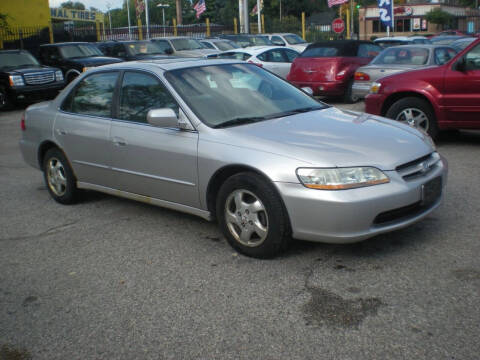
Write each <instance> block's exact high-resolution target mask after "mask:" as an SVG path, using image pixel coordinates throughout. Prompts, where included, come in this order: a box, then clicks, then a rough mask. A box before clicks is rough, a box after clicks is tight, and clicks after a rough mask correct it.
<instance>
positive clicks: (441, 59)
mask: <svg viewBox="0 0 480 360" xmlns="http://www.w3.org/2000/svg"><path fill="white" fill-rule="evenodd" d="M455 55H456V52H455V51H454V50H453V49H449V48H440V49H435V64H437V65H443V64H445V63H447V62H448V61H450V60H451V59H453V58H454V57H455Z"/></svg>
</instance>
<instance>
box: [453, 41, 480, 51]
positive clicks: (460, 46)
mask: <svg viewBox="0 0 480 360" xmlns="http://www.w3.org/2000/svg"><path fill="white" fill-rule="evenodd" d="M475 40H477V38H468V39H461V40H457V41H454V42H452V43H451V44H450V46H451V47H453V48H454V49H455V50H457V51H461V50H463V49H465V48H466V47H467V46H468V45H470V44H471V43H472V42H474V41H475Z"/></svg>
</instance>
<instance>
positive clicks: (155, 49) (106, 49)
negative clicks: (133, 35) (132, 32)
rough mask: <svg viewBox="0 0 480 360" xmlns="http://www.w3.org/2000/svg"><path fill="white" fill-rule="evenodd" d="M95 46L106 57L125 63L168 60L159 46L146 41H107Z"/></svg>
mask: <svg viewBox="0 0 480 360" xmlns="http://www.w3.org/2000/svg"><path fill="white" fill-rule="evenodd" d="M96 45H97V47H98V48H99V49H100V51H101V52H102V53H103V54H105V55H106V56H111V57H114V58H119V59H122V60H125V61H133V60H146V59H165V58H170V57H169V56H168V55H167V54H166V53H165V51H164V50H163V49H162V48H161V47H160V46H158V45H157V44H156V43H154V42H151V41H147V40H143V41H142V40H139V41H135V40H132V41H107V42H99V43H97V44H96Z"/></svg>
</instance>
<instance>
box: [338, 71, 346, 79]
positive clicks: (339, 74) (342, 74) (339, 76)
mask: <svg viewBox="0 0 480 360" xmlns="http://www.w3.org/2000/svg"><path fill="white" fill-rule="evenodd" d="M346 73H347V70H342V71H340V72H339V73H337V75H336V76H335V79H336V80H343V78H344V77H345V75H346Z"/></svg>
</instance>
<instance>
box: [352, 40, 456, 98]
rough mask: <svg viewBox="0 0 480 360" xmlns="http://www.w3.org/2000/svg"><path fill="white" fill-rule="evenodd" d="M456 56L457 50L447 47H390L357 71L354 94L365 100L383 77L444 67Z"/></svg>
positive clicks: (353, 86)
mask: <svg viewBox="0 0 480 360" xmlns="http://www.w3.org/2000/svg"><path fill="white" fill-rule="evenodd" d="M456 54H457V52H456V50H455V49H453V48H451V47H449V46H445V45H401V46H392V47H389V48H387V49H385V50H383V51H382V52H381V53H380V54H378V55H377V56H376V57H375V59H373V60H372V61H371V62H370V64H368V65H366V66H361V67H359V68H358V69H357V70H356V72H355V76H354V83H353V85H352V94H353V95H354V96H356V97H358V98H364V97H365V96H367V94H368V92H369V90H370V87H371V86H372V84H373V83H374V82H376V81H377V80H378V79H380V78H382V77H385V76H388V75H392V74H395V73H398V72H402V71H409V70H416V69H420V68H424V67H430V66H438V65H443V64H445V63H446V62H448V61H449V60H450V59H452V58H453V57H454V56H455V55H456Z"/></svg>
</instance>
